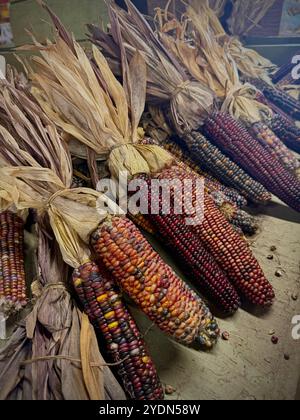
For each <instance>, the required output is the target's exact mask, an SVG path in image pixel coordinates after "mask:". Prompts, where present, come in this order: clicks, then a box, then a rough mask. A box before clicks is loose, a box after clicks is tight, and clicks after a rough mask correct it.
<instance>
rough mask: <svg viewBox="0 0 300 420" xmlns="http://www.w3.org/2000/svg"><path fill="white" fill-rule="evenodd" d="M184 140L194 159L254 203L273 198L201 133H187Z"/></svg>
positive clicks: (264, 201)
mask: <svg viewBox="0 0 300 420" xmlns="http://www.w3.org/2000/svg"><path fill="white" fill-rule="evenodd" d="M183 140H184V141H185V144H186V146H187V148H188V151H189V153H190V155H191V157H192V159H193V160H194V161H195V162H196V163H197V164H199V165H200V166H201V167H203V168H204V170H206V171H207V172H209V173H211V174H212V175H213V176H215V177H216V178H217V179H219V180H220V181H222V182H223V183H225V184H226V185H228V186H230V187H233V188H235V189H236V190H237V191H239V192H240V193H241V194H242V195H243V196H245V197H246V198H247V199H249V200H250V201H252V202H254V203H260V204H261V203H266V202H268V201H270V200H271V195H270V194H269V193H268V192H267V191H266V189H265V188H264V187H263V186H262V185H261V184H259V183H258V182H256V181H255V180H254V179H252V178H251V177H250V176H249V175H247V174H246V172H245V171H244V170H243V169H242V168H240V167H239V166H238V165H237V164H236V163H234V162H233V160H231V159H229V158H228V157H227V156H225V155H224V154H223V153H222V152H221V151H220V150H219V149H218V148H217V147H216V146H214V145H213V144H212V143H211V142H210V141H209V140H208V139H207V138H206V137H204V136H203V135H202V134H201V133H198V132H192V133H190V134H186V135H185V136H184V139H183Z"/></svg>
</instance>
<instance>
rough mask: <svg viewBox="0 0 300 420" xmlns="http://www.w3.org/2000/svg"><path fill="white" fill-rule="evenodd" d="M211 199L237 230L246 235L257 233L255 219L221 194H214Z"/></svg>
mask: <svg viewBox="0 0 300 420" xmlns="http://www.w3.org/2000/svg"><path fill="white" fill-rule="evenodd" d="M211 197H212V198H213V200H214V203H215V205H216V206H217V207H218V209H219V210H220V211H221V213H222V214H224V216H225V217H226V219H227V220H228V221H229V222H230V223H231V224H232V225H233V226H234V227H235V228H237V229H240V230H241V231H242V233H245V234H246V235H254V234H255V233H256V232H257V229H258V224H257V221H256V218H255V217H253V216H251V215H250V214H248V213H246V212H245V211H243V210H241V209H238V208H237V207H236V206H234V205H232V203H231V202H229V201H228V200H227V198H226V196H225V195H224V194H222V193H221V192H217V191H216V192H213V193H211ZM239 233H240V232H239Z"/></svg>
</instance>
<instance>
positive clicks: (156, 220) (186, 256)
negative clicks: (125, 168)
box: [139, 175, 240, 314]
mask: <svg viewBox="0 0 300 420" xmlns="http://www.w3.org/2000/svg"><path fill="white" fill-rule="evenodd" d="M162 176H163V175H162ZM139 178H140V179H143V180H144V181H146V182H147V185H148V193H147V192H144V197H143V199H144V200H147V202H148V205H149V208H148V213H149V215H148V216H147V217H148V218H149V220H150V221H151V223H152V224H153V225H154V226H156V227H157V231H158V232H159V235H160V238H162V240H163V241H164V242H165V243H166V244H167V246H168V247H169V248H170V249H171V251H172V253H175V255H176V256H178V257H179V259H180V261H181V262H182V265H183V268H184V270H185V272H186V273H187V274H189V276H190V277H191V280H192V281H193V284H194V285H195V286H196V287H197V289H198V290H199V291H200V292H201V293H203V294H205V296H206V297H208V298H209V299H210V300H211V301H212V302H213V303H215V305H216V306H217V307H219V308H220V309H221V310H222V311H223V312H224V313H228V314H232V313H234V312H235V311H236V310H237V309H238V308H239V306H240V299H239V296H238V294H237V292H236V291H235V289H234V287H233V286H232V285H231V283H230V282H229V280H228V279H227V277H226V275H225V274H224V272H222V270H221V269H220V267H219V266H218V265H217V263H216V262H215V261H214V259H213V258H212V256H211V255H210V254H209V252H208V251H207V250H206V249H205V247H204V246H203V244H202V242H201V241H200V240H199V238H198V237H197V236H195V235H194V234H193V233H192V232H191V231H190V230H189V228H188V226H187V225H186V223H185V222H184V221H183V219H182V217H180V216H179V217H178V215H177V214H174V206H172V207H171V209H170V214H164V213H163V208H166V205H168V203H166V197H164V196H162V194H160V193H159V191H157V190H156V191H155V192H154V191H153V190H152V188H151V186H152V182H151V178H150V177H148V176H147V175H144V176H139ZM187 178H188V175H187V177H186V178H185V179H187ZM191 193H192V191H191ZM186 194H187V192H186ZM185 198H187V196H185ZM173 199H174V194H171V201H172V202H173ZM153 200H154V202H155V203H159V212H158V214H152V213H151V206H152V203H153Z"/></svg>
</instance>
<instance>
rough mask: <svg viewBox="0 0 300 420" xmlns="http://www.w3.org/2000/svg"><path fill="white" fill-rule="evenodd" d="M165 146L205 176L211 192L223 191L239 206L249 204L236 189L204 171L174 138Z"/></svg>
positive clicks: (206, 184) (180, 159)
mask: <svg viewBox="0 0 300 420" xmlns="http://www.w3.org/2000/svg"><path fill="white" fill-rule="evenodd" d="M163 147H164V148H165V149H166V150H168V151H169V152H170V153H172V155H174V156H175V157H176V158H177V159H178V160H179V161H181V162H183V163H185V164H186V165H187V166H188V167H189V168H191V169H192V170H193V171H194V172H196V173H197V174H199V175H201V176H203V177H204V178H205V186H206V188H207V189H208V191H209V192H210V193H214V192H222V193H223V194H224V195H225V196H226V198H227V200H228V201H230V202H231V203H232V204H235V205H236V206H237V207H239V208H242V207H245V206H246V205H247V200H246V198H245V197H244V196H242V195H241V194H240V193H239V192H238V191H237V190H236V189H234V188H230V187H227V186H226V185H224V184H222V183H221V182H219V181H218V180H217V179H216V178H214V177H213V176H211V175H209V174H208V173H207V172H205V171H203V170H202V169H201V168H200V166H199V165H197V164H196V162H194V161H193V160H192V159H191V158H190V157H189V155H188V150H187V149H186V150H184V146H183V145H181V147H180V146H179V145H178V144H176V143H175V141H173V140H166V141H165V142H164V144H163Z"/></svg>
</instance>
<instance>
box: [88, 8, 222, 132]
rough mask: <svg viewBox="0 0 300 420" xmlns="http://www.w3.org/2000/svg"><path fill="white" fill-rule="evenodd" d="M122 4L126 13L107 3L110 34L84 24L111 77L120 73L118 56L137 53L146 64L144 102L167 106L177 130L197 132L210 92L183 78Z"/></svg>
mask: <svg viewBox="0 0 300 420" xmlns="http://www.w3.org/2000/svg"><path fill="white" fill-rule="evenodd" d="M126 4H127V7H128V13H127V12H125V11H124V10H122V9H120V8H119V7H118V6H116V4H114V3H109V13H110V24H111V31H110V34H108V33H106V32H104V31H102V30H101V29H100V28H98V27H96V26H93V25H88V27H89V30H90V33H91V39H92V41H93V42H94V43H95V44H96V45H98V46H100V47H101V48H102V49H103V51H104V52H105V56H106V57H107V59H108V61H109V63H110V65H111V68H112V69H113V71H114V73H115V74H120V73H121V71H120V64H121V63H122V62H124V59H122V56H123V57H124V56H125V54H126V56H127V58H129V59H130V58H131V57H132V56H133V54H134V53H135V51H136V50H138V51H139V52H140V54H141V55H142V56H143V57H144V59H145V61H146V63H147V94H148V101H149V102H150V103H153V104H156V103H164V102H165V103H170V108H171V115H172V118H173V121H174V124H175V126H176V127H177V129H178V130H179V131H184V130H191V129H197V128H198V127H199V126H200V125H201V120H203V119H205V117H206V116H207V115H208V113H209V112H210V111H211V110H212V108H213V106H214V94H213V92H212V91H211V90H210V89H209V88H208V87H207V86H205V85H204V84H203V83H197V82H195V81H193V80H192V79H191V78H189V77H188V76H187V74H186V72H185V70H184V69H183V68H182V66H181V65H180V64H179V62H178V61H177V59H176V58H175V56H174V55H172V54H170V53H169V52H168V51H167V50H166V48H165V47H164V46H163V45H162V43H161V42H160V41H159V39H158V38H157V37H156V35H155V33H154V32H153V30H152V28H151V27H150V26H149V24H148V23H147V21H146V20H145V19H144V17H143V16H142V15H141V14H140V13H139V11H138V10H137V9H136V8H135V6H134V5H133V4H132V3H131V2H130V1H129V0H126Z"/></svg>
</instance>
